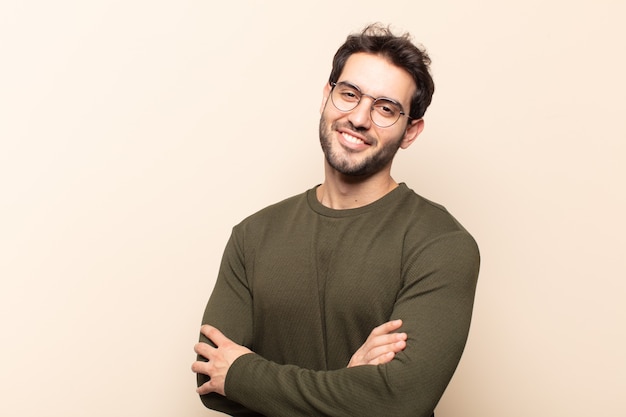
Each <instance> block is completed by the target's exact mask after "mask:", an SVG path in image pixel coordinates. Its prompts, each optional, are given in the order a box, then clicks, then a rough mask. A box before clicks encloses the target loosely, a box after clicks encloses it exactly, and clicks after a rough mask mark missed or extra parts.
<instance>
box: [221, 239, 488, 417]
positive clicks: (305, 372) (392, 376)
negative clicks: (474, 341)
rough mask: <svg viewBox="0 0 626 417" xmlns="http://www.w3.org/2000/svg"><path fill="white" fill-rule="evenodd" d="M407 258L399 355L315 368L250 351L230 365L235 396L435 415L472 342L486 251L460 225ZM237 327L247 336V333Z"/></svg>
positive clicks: (333, 409)
mask: <svg viewBox="0 0 626 417" xmlns="http://www.w3.org/2000/svg"><path fill="white" fill-rule="evenodd" d="M404 260H405V261H404V262H405V264H404V265H403V268H402V269H403V279H404V281H403V282H404V285H403V288H402V289H401V290H400V292H399V293H398V298H397V301H396V303H395V305H394V308H393V314H392V317H390V318H393V319H396V318H400V319H402V320H403V327H402V331H404V332H406V333H407V335H408V340H407V346H406V348H405V350H404V351H402V352H400V353H398V354H397V355H396V357H395V358H394V359H393V360H392V361H391V362H389V363H387V364H384V365H378V366H371V365H368V366H358V367H353V368H344V369H338V370H331V371H315V370H309V369H303V368H300V367H297V366H293V365H281V364H277V363H274V362H271V361H268V360H266V359H264V358H263V357H261V356H259V355H257V354H248V355H244V356H242V357H240V358H239V359H237V360H236V361H235V363H233V365H232V366H231V368H230V370H229V373H228V375H227V377H226V385H225V391H226V395H227V397H228V398H229V399H230V400H232V401H234V402H235V403H238V404H241V405H242V406H243V407H246V408H247V409H250V410H255V411H257V412H259V413H261V414H262V415H266V416H272V417H280V416H285V417H293V416H303V415H314V416H335V417H340V416H345V417H352V416H361V417H368V416H382V415H393V416H398V417H402V416H407V417H408V416H411V417H416V416H424V417H428V416H430V415H431V414H432V411H433V410H434V408H435V406H436V405H437V402H438V401H439V399H440V398H441V396H442V395H443V392H444V390H445V388H446V386H447V385H448V383H449V381H450V379H451V378H452V375H453V373H454V371H455V369H456V367H457V365H458V362H459V360H460V358H461V354H462V352H463V349H464V347H465V343H466V340H467V335H468V331H469V326H470V320H471V315H472V308H473V302H474V294H475V289H476V282H477V278H478V269H479V262H480V260H479V252H478V247H477V246H476V243H475V241H474V240H473V239H472V237H471V236H470V235H469V234H468V233H467V232H465V231H456V232H451V233H448V234H445V235H442V236H440V237H438V238H436V239H433V240H432V241H430V242H428V243H427V244H424V245H422V246H421V247H419V248H413V249H410V248H409V249H407V253H406V254H405V258H404ZM241 284H242V285H243V282H241ZM229 290H230V291H231V292H232V293H233V294H237V293H238V291H237V290H236V289H234V288H230V289H229ZM242 302H244V303H245V300H242ZM233 308H234V309H235V311H234V312H231V313H234V315H237V314H239V316H240V317H239V319H241V320H251V317H248V316H246V314H248V312H247V311H246V312H245V313H244V312H241V311H239V310H240V308H239V307H235V306H232V307H231V308H230V309H231V310H232V309H233ZM242 308H243V307H242ZM230 320H234V318H233V317H230ZM230 322H231V323H233V321H230ZM219 325H220V324H219V323H217V324H216V326H217V327H218V328H219ZM239 325H240V326H242V327H247V324H245V323H240V324H239ZM231 330H232V329H231ZM235 334H237V336H238V337H239V342H241V341H242V340H241V333H238V332H237V331H235ZM243 342H244V343H243V344H245V342H246V341H245V340H243Z"/></svg>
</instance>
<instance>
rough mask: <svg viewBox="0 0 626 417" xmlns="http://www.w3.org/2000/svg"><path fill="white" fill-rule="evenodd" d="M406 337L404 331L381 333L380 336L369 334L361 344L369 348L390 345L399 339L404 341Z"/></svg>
mask: <svg viewBox="0 0 626 417" xmlns="http://www.w3.org/2000/svg"><path fill="white" fill-rule="evenodd" d="M406 339H407V334H406V333H391V334H383V335H380V336H370V337H369V338H368V339H367V340H366V341H365V343H364V344H363V347H364V348H366V349H368V350H371V349H374V348H377V347H380V346H385V345H390V344H393V343H396V342H400V341H406Z"/></svg>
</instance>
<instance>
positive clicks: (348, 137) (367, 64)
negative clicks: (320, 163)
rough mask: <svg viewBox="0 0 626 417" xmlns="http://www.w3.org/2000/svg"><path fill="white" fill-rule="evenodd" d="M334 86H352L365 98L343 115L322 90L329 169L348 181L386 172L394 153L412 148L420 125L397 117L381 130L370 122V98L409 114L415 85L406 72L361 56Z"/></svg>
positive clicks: (356, 56)
mask: <svg viewBox="0 0 626 417" xmlns="http://www.w3.org/2000/svg"><path fill="white" fill-rule="evenodd" d="M337 82H348V83H350V84H353V85H355V86H357V87H359V89H360V90H361V92H363V93H364V95H363V97H362V98H361V101H360V103H359V104H358V106H356V108H354V109H353V110H351V111H349V112H342V111H340V110H338V109H337V108H336V107H335V106H334V105H333V103H332V101H331V98H330V93H331V86H329V85H328V84H327V85H326V86H325V87H324V98H323V100H322V109H321V118H320V128H319V129H320V143H321V145H322V150H323V151H324V155H325V157H326V162H327V164H328V165H330V167H332V168H333V169H334V170H336V171H338V172H339V173H341V174H344V175H348V176H370V175H373V174H376V173H378V172H381V171H383V170H385V171H387V172H388V171H390V170H391V162H392V160H393V157H394V156H395V154H396V152H397V151H398V149H399V148H401V147H402V148H406V147H408V146H409V145H410V144H411V143H412V141H413V140H414V139H415V138H416V137H417V135H418V134H419V133H420V132H421V130H422V127H423V122H422V121H421V120H420V121H412V122H411V121H410V120H409V119H407V118H406V117H404V116H401V117H400V119H399V120H398V121H397V122H396V123H395V124H394V125H392V126H390V127H386V128H381V127H379V126H377V125H375V124H374V123H373V122H372V119H371V118H370V110H371V107H372V100H373V99H372V98H371V97H369V96H372V97H376V98H378V97H386V98H390V99H392V100H394V101H396V102H398V103H400V104H401V105H402V107H403V108H404V111H405V112H407V113H408V111H409V110H410V103H411V97H412V95H413V92H414V91H415V88H416V86H415V82H414V81H413V79H412V78H411V76H410V75H409V74H408V73H407V72H406V71H404V70H403V69H401V68H398V67H396V66H394V65H392V64H391V63H390V62H388V61H387V60H386V59H384V58H382V57H380V56H377V55H371V54H365V53H357V54H354V55H351V56H350V58H348V60H347V62H346V65H345V66H344V68H343V72H342V73H341V75H340V76H339V79H338V80H337ZM407 124H408V125H407Z"/></svg>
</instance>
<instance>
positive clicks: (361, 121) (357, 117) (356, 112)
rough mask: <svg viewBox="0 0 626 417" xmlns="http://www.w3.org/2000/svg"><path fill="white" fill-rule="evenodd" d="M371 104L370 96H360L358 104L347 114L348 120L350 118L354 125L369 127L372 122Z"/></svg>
mask: <svg viewBox="0 0 626 417" xmlns="http://www.w3.org/2000/svg"><path fill="white" fill-rule="evenodd" d="M372 104H373V99H372V98H371V97H370V96H367V95H363V96H361V101H359V104H358V105H357V106H356V107H355V108H354V109H352V111H351V112H350V114H349V115H348V120H350V121H351V122H352V124H353V125H354V126H355V127H362V128H365V129H369V127H370V125H371V122H372V119H371V112H372Z"/></svg>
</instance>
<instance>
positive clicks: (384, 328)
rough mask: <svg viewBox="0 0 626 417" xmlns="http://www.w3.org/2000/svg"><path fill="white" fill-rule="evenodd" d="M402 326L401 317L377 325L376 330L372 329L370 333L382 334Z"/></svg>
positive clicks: (374, 334)
mask: <svg viewBox="0 0 626 417" xmlns="http://www.w3.org/2000/svg"><path fill="white" fill-rule="evenodd" d="M400 327H402V320H400V319H398V320H391V321H388V322H386V323H383V324H381V325H380V326H378V327H375V328H374V330H372V332H371V333H370V335H373V336H380V335H383V334H387V333H391V332H393V331H394V330H397V329H399V328H400Z"/></svg>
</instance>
